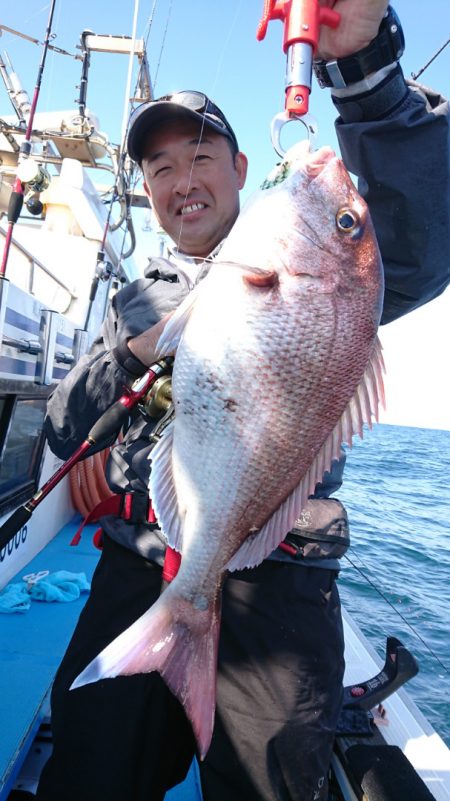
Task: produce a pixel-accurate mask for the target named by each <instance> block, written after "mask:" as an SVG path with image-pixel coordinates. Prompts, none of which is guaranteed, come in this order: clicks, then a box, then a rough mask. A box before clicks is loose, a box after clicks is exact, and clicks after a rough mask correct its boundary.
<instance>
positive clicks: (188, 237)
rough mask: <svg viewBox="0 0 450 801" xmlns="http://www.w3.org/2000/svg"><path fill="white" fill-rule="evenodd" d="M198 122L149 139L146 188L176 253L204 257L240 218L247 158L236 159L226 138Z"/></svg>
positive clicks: (164, 128) (178, 124)
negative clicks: (241, 190)
mask: <svg viewBox="0 0 450 801" xmlns="http://www.w3.org/2000/svg"><path fill="white" fill-rule="evenodd" d="M199 136H200V126H199V125H198V124H197V123H196V122H195V121H194V120H185V119H178V120H173V121H170V122H167V123H165V124H163V125H161V126H160V127H159V128H158V130H157V131H154V132H152V133H151V134H149V136H148V138H147V140H146V143H145V149H144V156H143V159H142V171H143V173H144V188H145V191H146V192H147V194H148V196H149V198H150V201H151V204H152V207H153V211H154V212H155V215H156V217H157V219H158V222H159V223H160V225H161V226H162V228H163V229H164V230H165V231H166V233H167V234H169V236H170V237H171V239H173V241H174V242H175V244H176V245H177V246H178V248H179V249H180V250H181V251H182V252H183V253H186V254H189V255H191V256H198V257H206V256H208V255H209V254H210V253H211V251H212V250H214V248H215V247H216V246H217V245H218V244H219V242H221V240H222V239H223V238H224V237H225V236H227V234H228V233H229V231H230V230H231V228H232V226H233V224H234V222H235V220H236V217H237V215H238V213H239V190H240V189H242V187H243V186H244V183H245V178H246V174H247V159H246V157H245V156H244V154H243V153H238V154H237V156H236V157H235V158H234V159H233V155H232V153H231V150H230V147H229V145H228V142H227V139H226V138H225V137H224V136H221V135H220V134H217V133H215V132H214V131H212V130H211V129H210V128H207V127H204V129H203V133H202V138H201V141H200V142H199Z"/></svg>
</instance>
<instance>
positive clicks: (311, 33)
mask: <svg viewBox="0 0 450 801" xmlns="http://www.w3.org/2000/svg"><path fill="white" fill-rule="evenodd" d="M271 19H279V20H281V21H282V22H283V23H284V38H283V50H284V52H285V53H286V58H287V61H286V82H285V92H286V95H285V109H286V111H287V112H288V113H290V114H295V115H299V114H306V113H307V111H308V106H309V95H310V92H311V76H312V62H313V58H314V54H315V53H316V52H317V46H318V43H319V35H320V26H321V25H328V26H329V27H330V28H337V26H338V25H339V21H340V15H339V14H338V13H337V12H336V11H333V9H332V8H327V7H325V6H320V5H319V0H265V2H264V10H263V16H262V19H261V22H260V23H259V25H258V29H257V32H256V38H257V39H258V41H259V42H260V41H262V39H264V37H265V35H266V32H267V26H268V24H269V22H270V20H271Z"/></svg>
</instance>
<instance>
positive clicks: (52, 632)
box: [0, 517, 201, 801]
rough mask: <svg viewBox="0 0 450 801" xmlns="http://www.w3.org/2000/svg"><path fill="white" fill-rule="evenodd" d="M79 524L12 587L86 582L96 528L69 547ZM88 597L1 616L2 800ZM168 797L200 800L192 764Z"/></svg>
mask: <svg viewBox="0 0 450 801" xmlns="http://www.w3.org/2000/svg"><path fill="white" fill-rule="evenodd" d="M78 525H79V518H78V517H77V518H76V519H75V520H74V521H73V522H72V523H69V524H68V525H67V526H65V527H64V528H63V529H62V531H61V532H60V533H59V534H58V536H57V537H55V538H54V539H53V540H52V541H51V542H50V543H49V544H48V545H47V546H46V547H45V549H44V550H43V551H41V553H40V554H38V555H37V556H36V557H35V558H34V559H33V560H32V561H31V562H30V563H29V564H28V565H27V566H26V567H25V568H24V569H23V570H22V571H20V573H19V574H18V575H17V576H16V577H15V578H14V579H12V582H19V581H20V580H21V577H22V576H23V575H26V574H27V573H37V572H38V571H40V570H49V571H50V573H53V572H56V571H58V570H68V571H70V572H71V573H85V574H86V577H87V579H88V580H89V581H90V580H91V578H92V574H93V572H94V570H95V567H96V564H97V562H98V559H99V555H100V552H99V551H98V550H97V549H96V548H95V547H94V546H93V544H92V536H93V533H94V532H95V530H96V528H97V527H96V526H93V525H91V526H86V527H85V529H84V531H83V536H82V539H81V542H80V543H79V545H77V546H76V547H73V546H71V545H70V541H71V539H72V537H73V535H74V533H75V531H76V530H77V528H78ZM87 598H88V594H87V593H83V594H82V595H81V596H80V598H79V599H77V600H75V601H70V602H68V603H46V602H37V601H33V603H32V605H31V608H30V609H29V610H28V611H27V612H24V613H18V614H10V615H0V660H1V661H0V664H1V669H0V801H3V799H5V798H7V795H8V793H9V790H10V789H11V785H12V783H13V781H14V779H15V775H16V773H17V771H18V769H19V768H20V766H21V763H22V761H23V759H24V758H25V756H26V753H27V751H28V749H29V747H30V745H31V742H32V740H33V738H34V736H35V734H36V731H37V729H38V727H39V724H40V722H41V719H42V716H43V714H44V711H45V701H46V698H47V696H48V692H49V690H50V687H51V684H52V681H53V678H54V675H55V673H56V670H57V668H58V665H59V663H60V661H61V659H62V656H63V654H64V652H65V650H66V647H67V645H68V642H69V640H70V637H71V635H72V631H73V629H74V627H75V625H76V622H77V620H78V617H79V615H80V612H81V610H82V608H83V606H84V604H85V603H86V600H87ZM166 798H167V801H201V794H200V790H199V780H198V770H197V766H196V765H195V764H193V766H192V768H191V770H190V772H189V775H188V778H187V779H186V781H185V782H184V783H183V784H182V785H178V787H175V788H174V789H173V790H171V791H170V792H169V793H168V794H167V796H166Z"/></svg>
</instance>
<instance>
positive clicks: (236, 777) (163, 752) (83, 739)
mask: <svg viewBox="0 0 450 801" xmlns="http://www.w3.org/2000/svg"><path fill="white" fill-rule="evenodd" d="M104 543H105V544H104V550H103V553H102V556H101V559H100V562H99V564H98V567H97V570H96V573H95V576H94V579H93V582H92V589H91V594H90V597H89V599H88V602H87V604H86V606H85V609H84V610H83V612H82V614H81V617H80V620H79V623H78V626H77V628H76V630H75V633H74V635H73V638H72V640H71V642H70V644H69V647H68V650H67V653H66V655H65V657H64V659H63V662H62V664H61V666H60V669H59V671H58V674H57V677H56V679H55V685H54V688H53V693H52V728H53V736H54V752H53V756H52V757H51V758H50V760H49V762H48V763H47V765H46V767H45V768H44V771H43V775H42V778H41V783H40V786H39V792H38V799H39V801H61V799H64V801H160V799H163V798H164V794H165V791H166V790H167V789H168V788H170V787H171V786H173V785H175V784H177V783H178V782H180V781H182V779H183V777H184V776H185V774H186V772H187V770H188V767H189V764H190V762H191V760H192V757H193V755H194V753H195V743H194V739H193V736H192V732H191V727H190V725H189V723H188V721H187V719H186V717H185V715H184V712H183V710H182V707H181V705H180V704H179V703H178V701H177V700H176V699H175V698H174V697H173V696H172V695H171V693H170V692H169V691H168V689H167V688H166V686H165V684H164V682H163V681H162V679H161V677H160V676H159V674H157V673H150V674H146V675H138V676H126V677H118V678H116V679H107V680H103V681H100V682H97V683H95V684H91V685H87V686H86V687H82V688H80V689H77V690H74V691H69V690H68V688H69V687H70V685H71V683H72V681H73V680H74V679H75V678H76V676H77V675H78V674H79V673H80V672H81V670H82V669H83V668H84V667H85V666H86V665H87V664H88V663H89V662H90V661H91V660H92V659H93V658H94V657H95V656H96V655H97V654H98V653H99V652H100V651H101V650H102V649H103V648H104V647H105V646H106V645H107V644H108V643H109V642H111V640H112V639H114V638H115V637H116V636H117V635H118V634H119V633H120V632H121V631H123V630H124V629H125V628H126V627H127V626H128V625H130V624H131V623H132V622H133V621H134V620H135V619H136V618H137V617H139V616H140V615H141V614H143V613H144V612H145V611H146V609H147V608H148V607H149V606H150V605H151V603H153V602H154V601H155V600H156V598H157V597H158V595H159V591H160V585H161V570H160V568H159V567H157V566H156V565H154V564H153V563H151V562H147V561H145V560H144V559H142V557H140V556H138V555H137V554H134V553H133V552H131V551H129V550H127V549H126V548H123V547H122V546H120V545H117V544H116V543H115V542H113V541H112V540H111V539H110V538H108V537H105V538H104ZM342 675H343V636H342V623H341V617H340V606H339V598H338V593H337V588H336V585H335V573H334V572H333V571H329V570H324V569H320V568H305V567H304V566H303V565H296V564H291V563H285V562H275V561H266V562H264V563H263V564H262V565H260V566H259V567H257V568H253V569H251V570H243V571H239V572H237V573H233V574H231V575H230V576H229V577H228V578H227V580H226V582H225V585H224V591H223V604H222V628H221V639H220V646H219V672H218V687H217V710H216V724H215V729H214V735H213V740H212V744H211V747H210V749H209V752H208V754H207V756H206V759H205V761H204V762H203V763H201V764H200V773H201V779H202V787H203V795H204V799H205V801H274V799H277V801H309V800H311V801H324V799H325V798H326V773H327V769H328V765H329V760H330V754H331V748H332V743H333V736H334V728H335V725H336V721H337V717H338V715H339V709H340V704H341V694H342Z"/></svg>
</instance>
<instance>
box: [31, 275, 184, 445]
mask: <svg viewBox="0 0 450 801" xmlns="http://www.w3.org/2000/svg"><path fill="white" fill-rule="evenodd" d="M183 294H185V291H184V293H183V291H182V289H181V288H179V285H178V284H171V283H168V282H166V281H161V280H154V279H153V278H151V279H139V280H138V281H135V282H133V284H130V285H129V286H127V287H125V288H124V289H122V290H121V292H119V293H118V294H117V295H116V296H115V298H114V299H113V301H112V303H111V306H110V309H109V312H108V316H107V318H106V320H105V322H104V323H103V326H102V329H101V333H100V335H99V336H98V338H97V339H96V340H95V342H94V343H93V345H92V347H91V349H90V350H89V353H88V354H86V355H85V356H83V357H82V358H81V359H80V360H79V361H78V362H77V364H76V365H75V366H74V367H73V368H72V370H71V371H70V372H69V374H68V375H67V376H66V378H65V379H64V381H61V383H60V384H58V386H57V387H56V389H55V391H54V392H53V394H52V396H51V397H50V399H49V402H48V406H47V417H46V420H45V430H46V434H47V438H48V441H49V444H50V447H51V449H52V451H53V452H54V453H56V454H57V456H59V457H60V458H61V459H67V458H68V457H69V456H70V455H71V454H72V453H73V451H74V450H75V448H76V447H78V445H80V443H81V442H82V441H83V440H84V439H85V438H86V436H87V434H88V433H89V431H90V429H91V428H92V426H93V424H94V423H95V422H96V421H97V420H98V418H99V417H100V415H101V414H102V413H103V412H104V411H106V409H108V408H109V407H110V406H111V405H112V404H113V403H114V402H115V401H116V400H118V398H120V396H121V395H122V394H123V392H124V389H125V387H126V386H130V385H131V384H132V383H133V382H134V381H135V379H136V378H138V377H139V376H141V375H143V374H144V373H145V371H146V369H147V367H148V366H149V365H150V364H152V363H153V362H154V361H155V359H154V349H155V346H156V342H157V341H158V339H159V336H160V333H161V331H162V329H163V327H164V322H165V319H166V318H167V312H168V310H169V309H170V308H171V307H173V308H175V307H176V306H177V305H178V304H179V303H180V302H181V300H182V297H183Z"/></svg>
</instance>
